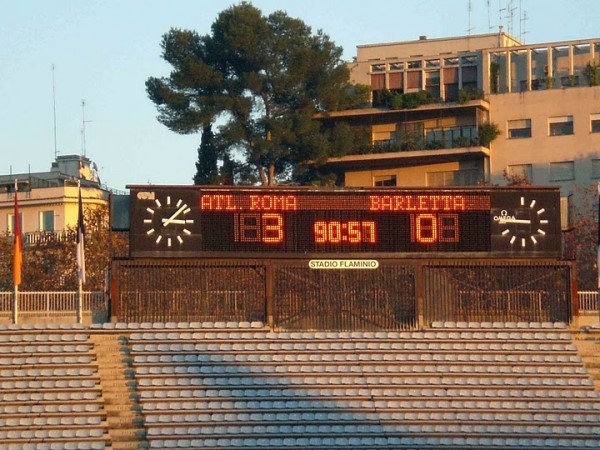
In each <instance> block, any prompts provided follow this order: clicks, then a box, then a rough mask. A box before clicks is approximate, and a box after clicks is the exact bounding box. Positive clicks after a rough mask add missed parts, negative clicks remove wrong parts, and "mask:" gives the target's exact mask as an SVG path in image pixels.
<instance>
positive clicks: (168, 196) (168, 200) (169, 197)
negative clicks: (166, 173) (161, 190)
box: [167, 195, 171, 205]
mask: <svg viewBox="0 0 600 450" xmlns="http://www.w3.org/2000/svg"><path fill="white" fill-rule="evenodd" d="M170 204H171V196H170V195H167V205H170Z"/></svg>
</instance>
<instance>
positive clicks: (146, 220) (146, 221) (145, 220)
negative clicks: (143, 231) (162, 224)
mask: <svg viewBox="0 0 600 450" xmlns="http://www.w3.org/2000/svg"><path fill="white" fill-rule="evenodd" d="M144 223H152V219H144Z"/></svg>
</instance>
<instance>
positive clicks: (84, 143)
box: [81, 99, 91, 156]
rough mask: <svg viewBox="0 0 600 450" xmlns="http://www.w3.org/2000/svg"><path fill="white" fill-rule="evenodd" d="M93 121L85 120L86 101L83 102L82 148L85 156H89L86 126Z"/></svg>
mask: <svg viewBox="0 0 600 450" xmlns="http://www.w3.org/2000/svg"><path fill="white" fill-rule="evenodd" d="M88 122H91V120H85V100H84V99H82V100H81V147H82V149H81V150H82V152H83V156H87V145H86V142H85V124H86V123H88Z"/></svg>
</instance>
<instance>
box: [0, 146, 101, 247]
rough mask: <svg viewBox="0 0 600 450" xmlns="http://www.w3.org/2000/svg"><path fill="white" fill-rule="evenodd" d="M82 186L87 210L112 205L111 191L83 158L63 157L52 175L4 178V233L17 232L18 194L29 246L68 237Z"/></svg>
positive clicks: (0, 198)
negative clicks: (15, 204)
mask: <svg viewBox="0 0 600 450" xmlns="http://www.w3.org/2000/svg"><path fill="white" fill-rule="evenodd" d="M15 180H16V181H17V185H18V191H17V192H16V193H15V188H14V186H15ZM79 185H81V198H82V204H83V208H84V210H86V209H88V208H98V207H105V206H107V205H108V201H109V192H108V190H106V189H104V188H103V187H102V186H101V184H100V181H99V179H98V176H97V173H96V172H95V170H94V169H93V165H92V164H91V161H90V160H89V159H87V158H86V157H83V156H79V155H66V156H59V157H58V158H57V160H56V161H55V162H54V163H53V164H52V168H51V170H50V171H49V172H41V173H30V174H23V173H21V174H9V175H0V230H1V232H2V234H5V235H12V233H13V230H14V202H15V197H14V196H15V195H17V196H18V197H17V199H18V203H19V214H20V224H21V232H22V233H23V236H24V243H25V244H29V243H33V242H36V241H38V240H40V239H51V238H56V239H62V238H63V237H66V236H67V235H68V231H69V230H73V229H74V228H76V226H77V218H78V211H79V204H78V202H79V188H78V186H79Z"/></svg>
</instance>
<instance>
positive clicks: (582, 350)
mask: <svg viewBox="0 0 600 450" xmlns="http://www.w3.org/2000/svg"><path fill="white" fill-rule="evenodd" d="M573 343H574V344H575V345H576V346H577V352H578V353H579V355H580V356H581V359H582V360H583V364H584V365H585V367H586V369H587V370H588V372H589V374H590V377H591V378H592V379H593V380H594V386H595V388H596V390H597V391H598V392H600V333H597V332H596V333H589V334H587V333H579V334H575V335H574V336H573Z"/></svg>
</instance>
